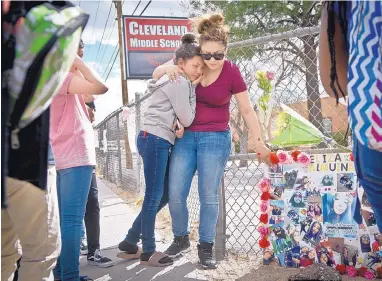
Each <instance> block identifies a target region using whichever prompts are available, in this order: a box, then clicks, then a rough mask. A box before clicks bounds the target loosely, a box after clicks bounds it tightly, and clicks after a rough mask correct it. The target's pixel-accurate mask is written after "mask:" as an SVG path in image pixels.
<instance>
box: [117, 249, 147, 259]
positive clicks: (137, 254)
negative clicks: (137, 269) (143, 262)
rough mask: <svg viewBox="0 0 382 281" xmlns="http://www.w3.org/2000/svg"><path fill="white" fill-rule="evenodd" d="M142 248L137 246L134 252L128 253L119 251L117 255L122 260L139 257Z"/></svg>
mask: <svg viewBox="0 0 382 281" xmlns="http://www.w3.org/2000/svg"><path fill="white" fill-rule="evenodd" d="M141 254H142V248H141V247H138V250H137V252H136V253H135V254H129V253H128V252H119V253H118V254H117V257H118V258H120V259H124V260H137V259H140V258H141Z"/></svg>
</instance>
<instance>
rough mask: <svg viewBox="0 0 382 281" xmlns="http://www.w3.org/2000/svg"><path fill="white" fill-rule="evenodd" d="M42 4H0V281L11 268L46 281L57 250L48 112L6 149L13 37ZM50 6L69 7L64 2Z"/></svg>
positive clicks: (21, 277) (21, 275) (23, 276)
mask: <svg viewBox="0 0 382 281" xmlns="http://www.w3.org/2000/svg"><path fill="white" fill-rule="evenodd" d="M47 2H48V1H12V2H10V1H2V2H1V4H2V27H3V32H2V63H1V66H2V69H1V72H2V89H1V103H2V105H1V107H2V120H1V132H2V139H1V150H2V155H1V156H2V158H1V164H2V169H1V193H2V198H1V199H2V200H1V207H2V209H1V280H12V276H14V275H15V274H14V273H15V271H16V268H17V266H16V264H17V263H19V265H20V268H19V270H18V272H17V274H16V275H17V276H15V278H17V279H18V280H20V281H26V280H28V281H47V280H52V278H53V274H52V269H53V268H54V266H55V264H56V260H57V257H58V255H59V253H60V249H61V240H60V228H59V219H58V205H57V195H56V182H55V168H54V166H49V165H48V149H49V108H48V109H46V110H45V111H44V112H43V113H42V114H40V115H39V116H38V117H36V118H35V119H34V120H33V121H32V122H31V123H30V124H29V125H27V126H26V127H25V128H23V129H21V130H20V131H19V133H18V141H19V148H18V149H12V148H11V143H12V138H11V136H10V134H9V132H8V124H9V120H10V119H9V116H10V113H11V112H9V108H10V93H9V89H8V79H7V78H8V77H9V75H8V74H9V72H10V71H11V70H12V69H13V64H14V59H15V52H16V51H15V46H16V38H15V36H16V34H17V32H18V30H19V28H20V27H21V26H22V24H23V21H24V18H25V16H26V15H27V13H28V12H29V11H30V10H31V9H32V8H34V7H36V6H38V5H42V4H46V3H47ZM50 5H53V6H56V7H58V6H61V7H64V6H73V5H72V4H71V3H69V2H67V1H61V2H59V3H58V2H56V3H53V2H52V3H51V4H50ZM27 75H29V73H27ZM23 93H24V92H23ZM28 94H29V93H28ZM25 98H26V97H24V96H20V97H19V99H25ZM15 110H16V109H15ZM15 110H13V111H12V114H14V113H15ZM21 113H22V112H21ZM16 245H19V246H18V247H17V246H16ZM21 251H22V259H21V260H20V255H21ZM82 280H90V279H88V278H82Z"/></svg>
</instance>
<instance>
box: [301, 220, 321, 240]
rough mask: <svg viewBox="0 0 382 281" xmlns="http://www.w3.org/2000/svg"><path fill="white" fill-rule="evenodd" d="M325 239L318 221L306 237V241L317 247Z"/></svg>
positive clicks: (312, 225)
mask: <svg viewBox="0 0 382 281" xmlns="http://www.w3.org/2000/svg"><path fill="white" fill-rule="evenodd" d="M322 239H323V231H322V225H321V223H320V222H318V221H314V222H312V224H311V225H310V226H309V229H308V232H306V233H305V235H304V241H305V242H306V243H310V244H313V245H317V244H318V243H320V241H321V240H322Z"/></svg>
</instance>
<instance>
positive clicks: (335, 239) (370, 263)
mask: <svg viewBox="0 0 382 281" xmlns="http://www.w3.org/2000/svg"><path fill="white" fill-rule="evenodd" d="M310 160H311V161H310V164H308V165H303V164H298V163H293V164H282V165H281V164H278V165H276V166H274V167H272V168H269V179H270V181H271V192H270V193H271V199H270V201H269V202H270V208H269V209H270V211H269V213H268V216H269V222H268V228H269V230H270V236H269V241H270V247H268V248H266V249H264V252H263V253H264V256H263V263H264V264H270V263H271V262H272V261H274V260H276V262H277V263H279V264H280V265H281V266H285V267H294V268H298V267H306V266H309V265H311V264H313V263H316V262H320V263H325V264H327V265H329V266H333V267H334V266H336V265H337V264H345V265H347V266H348V265H353V266H355V267H356V268H357V267H358V268H359V267H362V266H365V267H368V268H370V269H371V270H373V271H375V270H376V269H377V268H378V267H381V266H382V235H381V234H380V233H378V228H377V226H376V221H375V218H374V214H373V212H372V210H371V208H370V204H369V203H368V201H367V198H366V195H365V193H364V192H363V188H362V187H359V186H358V184H357V178H356V174H355V169H354V163H353V162H352V161H351V159H350V154H346V153H340V154H314V155H310ZM358 198H359V199H358ZM358 203H360V205H359V204H358ZM357 206H358V207H357ZM359 206H360V207H359ZM357 213H358V217H357V216H354V214H357ZM355 217H356V219H357V221H356V220H355Z"/></svg>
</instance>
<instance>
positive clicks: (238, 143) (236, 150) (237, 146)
mask: <svg viewBox="0 0 382 281" xmlns="http://www.w3.org/2000/svg"><path fill="white" fill-rule="evenodd" d="M235 152H236V153H240V142H239V141H238V142H236V143H235Z"/></svg>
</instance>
